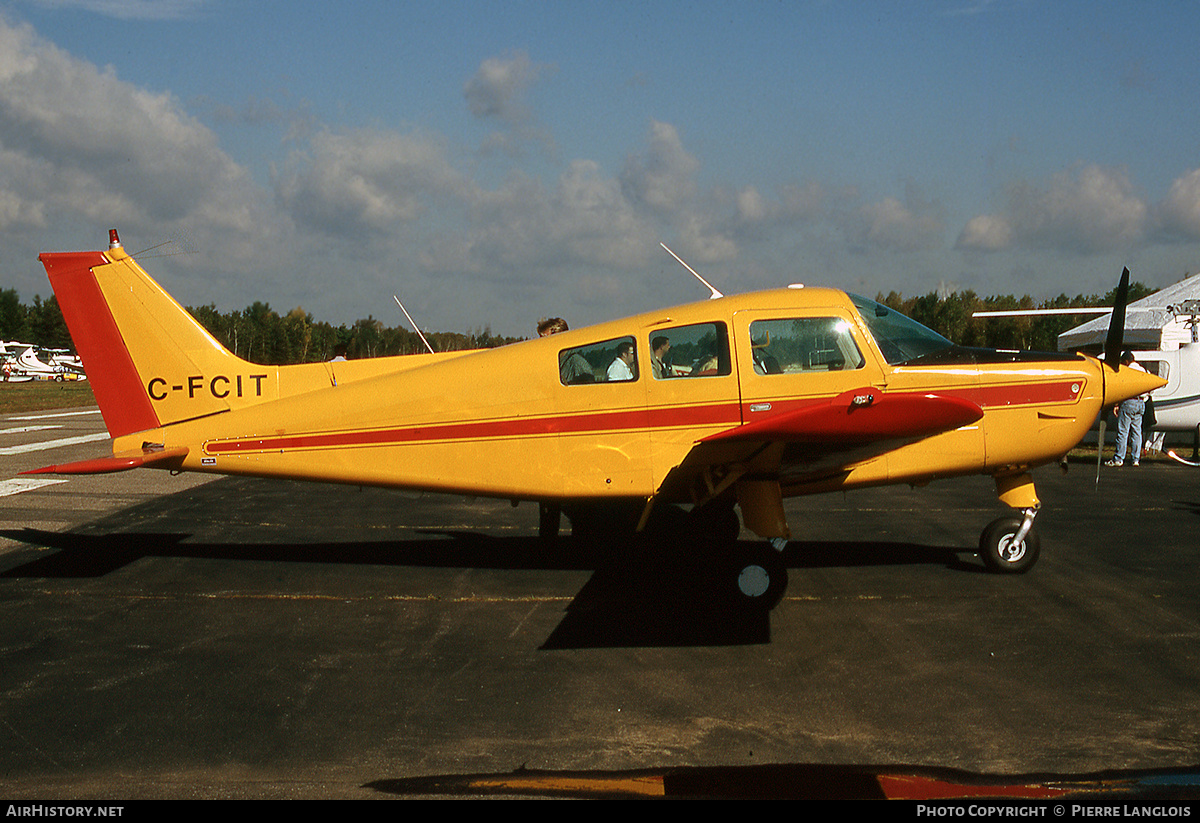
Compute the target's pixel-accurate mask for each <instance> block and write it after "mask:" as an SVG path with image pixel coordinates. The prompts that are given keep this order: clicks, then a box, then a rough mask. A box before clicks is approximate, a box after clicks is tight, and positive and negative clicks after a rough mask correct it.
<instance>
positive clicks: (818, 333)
mask: <svg viewBox="0 0 1200 823" xmlns="http://www.w3.org/2000/svg"><path fill="white" fill-rule="evenodd" d="M750 350H751V353H752V356H753V357H754V371H755V373H756V374H796V373H800V372H818V371H842V370H847V369H861V368H862V367H863V365H864V364H865V362H866V361H865V360H864V359H863V356H862V352H860V351H859V350H858V346H857V345H855V343H854V338H853V337H852V336H851V334H850V323H849V321H847V320H844V319H842V318H840V317H799V318H781V319H778V320H755V321H754V322H753V323H751V324H750Z"/></svg>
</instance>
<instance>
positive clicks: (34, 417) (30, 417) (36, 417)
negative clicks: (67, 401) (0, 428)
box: [8, 409, 100, 420]
mask: <svg viewBox="0 0 1200 823" xmlns="http://www.w3.org/2000/svg"><path fill="white" fill-rule="evenodd" d="M99 413H100V410H99V409H91V410H90V411H78V412H59V413H58V414H34V415H28V416H25V417H10V418H8V419H9V420H49V419H50V418H52V417H80V416H82V415H85V414H99Z"/></svg>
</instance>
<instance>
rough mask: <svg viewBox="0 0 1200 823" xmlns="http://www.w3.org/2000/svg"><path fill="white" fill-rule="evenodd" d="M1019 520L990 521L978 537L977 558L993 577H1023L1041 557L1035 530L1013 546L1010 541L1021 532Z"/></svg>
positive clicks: (1016, 518) (1008, 517) (1010, 518)
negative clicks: (1001, 575)
mask: <svg viewBox="0 0 1200 823" xmlns="http://www.w3.org/2000/svg"><path fill="white" fill-rule="evenodd" d="M1021 522H1022V518H1020V517H1016V516H1012V515H1009V516H1007V517H1001V518H999V519H998V520H993V521H992V522H991V523H989V524H988V527H987V528H986V529H984V530H983V534H982V535H980V537H979V557H980V558H981V559H982V560H983V565H984V566H986V567H987V570H988V571H990V572H994V573H996V574H1024V573H1025V572H1027V571H1029V570H1030V569H1031V568H1033V564H1034V563H1036V562H1037V559H1038V554H1040V553H1041V549H1042V546H1041V538H1039V537H1038V533H1037V529H1036V528H1033V529H1030V530H1029V534H1027V535H1025V540H1024V541H1023V542H1022V543H1021V544H1020V545H1018V546H1014V545H1013V543H1012V539H1013V538H1014V537H1015V536H1016V534H1017V532H1018V531H1019V530H1020V528H1021Z"/></svg>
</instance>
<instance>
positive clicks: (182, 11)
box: [33, 0, 209, 20]
mask: <svg viewBox="0 0 1200 823" xmlns="http://www.w3.org/2000/svg"><path fill="white" fill-rule="evenodd" d="M33 2H34V5H37V6H42V7H43V8H47V9H82V10H83V11H90V12H92V13H93V14H99V15H102V16H104V17H115V18H117V19H118V20H179V19H183V18H187V17H192V16H193V15H194V14H195V13H196V12H198V11H199V10H200V9H202V8H203V7H204V6H206V5H208V2H209V0H33Z"/></svg>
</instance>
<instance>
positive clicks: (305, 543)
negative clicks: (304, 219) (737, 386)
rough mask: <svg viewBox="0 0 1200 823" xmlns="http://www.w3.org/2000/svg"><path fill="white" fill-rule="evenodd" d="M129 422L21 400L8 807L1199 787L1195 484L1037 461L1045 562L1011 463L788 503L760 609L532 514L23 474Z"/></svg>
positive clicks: (3, 638) (306, 490) (1198, 511)
mask: <svg viewBox="0 0 1200 823" xmlns="http://www.w3.org/2000/svg"><path fill="white" fill-rule="evenodd" d="M80 411H83V410H80ZM52 414H66V413H65V412H58V413H52ZM28 416H29V415H22V417H28ZM47 425H61V426H63V427H64V428H62V429H54V430H51V429H39V430H36V431H31V430H28V429H31V428H32V427H36V426H47ZM18 429H24V430H22V431H18ZM102 432H103V427H102V423H101V421H100V419H99V415H98V414H96V413H94V412H93V413H91V414H79V415H74V416H63V417H53V418H51V417H45V416H42V417H41V418H40V419H38V420H25V421H21V420H17V419H15V416H10V417H9V418H6V419H4V420H0V493H3V494H2V495H0V621H2V622H0V626H2V628H0V797H5V798H13V799H17V798H40V799H49V798H63V799H66V798H72V799H75V800H80V799H84V798H91V799H133V798H191V797H205V798H396V797H430V796H432V797H447V796H488V795H498V796H531V795H532V796H579V797H594V796H646V795H649V796H656V795H657V796H662V795H666V796H760V797H763V796H834V797H852V796H877V795H873V794H871V792H872V791H876V792H877V791H879V787H881V786H885V785H895V784H894V782H893V783H892V784H885V783H884V782H882V781H881V780H880V779H877V778H878V776H879V775H893V776H894V775H901V776H903V775H916V776H918V777H920V776H924V777H925V778H926V779H927V780H930V781H933V782H939V781H940V782H941V783H943V784H945V783H947V782H949V783H954V782H956V781H957V782H958V783H960V784H968V783H979V782H983V783H987V784H988V785H1006V786H1009V787H1010V788H1011V786H1013V785H1021V786H1026V787H1028V786H1031V785H1032V786H1041V787H1044V786H1046V785H1050V784H1052V783H1053V784H1055V785H1065V784H1067V783H1071V782H1072V781H1074V783H1076V784H1078V785H1082V786H1092V787H1093V788H1094V787H1096V786H1099V785H1100V783H1101V779H1102V778H1104V779H1108V780H1112V779H1114V778H1116V779H1144V778H1146V776H1147V773H1149V775H1150V777H1151V778H1157V779H1159V781H1160V782H1161V781H1162V780H1167V781H1168V782H1170V785H1173V786H1175V787H1176V789H1175V790H1176V791H1177V792H1181V793H1182V794H1180V795H1179V796H1184V797H1194V795H1193V794H1192V792H1193V791H1194V790H1195V789H1196V784H1197V783H1198V782H1200V779H1198V778H1197V776H1196V775H1197V770H1196V766H1197V764H1200V721H1198V720H1197V714H1198V712H1197V707H1198V706H1200V581H1198V579H1197V574H1196V567H1197V560H1198V559H1200V539H1197V534H1198V532H1200V470H1194V469H1189V468H1187V467H1184V466H1180V465H1177V464H1172V463H1145V462H1144V463H1143V465H1142V467H1140V468H1138V469H1121V470H1115V469H1105V470H1104V472H1103V474H1102V475H1101V480H1100V484H1099V487H1097V486H1096V483H1095V466H1094V465H1086V464H1082V463H1075V464H1072V465H1071V466H1070V471H1069V472H1068V473H1067V474H1065V475H1064V474H1062V473H1061V472H1060V471H1059V469H1058V468H1057V467H1047V468H1043V469H1040V470H1038V471H1037V472H1036V473H1035V477H1036V479H1037V481H1038V485H1039V492H1040V494H1041V498H1042V501H1043V504H1044V510H1043V513H1042V514H1041V515H1040V516H1039V519H1038V527H1039V529H1040V532H1041V539H1042V556H1041V559H1040V561H1039V562H1038V564H1037V566H1035V567H1034V569H1033V570H1032V571H1031V572H1030V573H1029V574H1027V575H1023V576H996V575H991V574H986V573H984V571H983V567H982V564H981V563H980V562H979V560H978V558H977V557H976V556H975V553H974V552H975V546H976V545H977V543H978V539H979V533H980V531H981V530H982V529H983V527H984V526H985V525H986V524H987V523H988V522H990V521H991V520H992V519H993V518H995V517H997V516H999V515H1000V514H1002V513H1004V508H1003V507H1002V506H1000V504H998V503H997V502H996V497H995V492H994V489H993V486H992V483H991V481H989V480H987V479H986V478H967V479H962V480H948V481H941V482H938V483H934V484H931V485H930V486H928V487H926V488H921V489H912V488H909V487H890V488H886V489H877V490H866V491H860V492H855V493H851V494H848V495H844V496H843V495H825V496H819V497H812V498H802V499H798V500H794V501H791V502H790V503H789V506H788V514H789V520H790V523H791V525H792V530H793V533H794V535H795V539H794V540H793V541H792V543H791V544H790V545H789V547H788V549H787V551H786V558H787V563H788V566H789V569H790V575H791V582H790V586H789V588H788V592H787V594H786V596H785V598H784V600H783V601H782V603H781V604H780V605H779V606H778V607H777V608H776V609H775V610H774V611H773V612H771V613H770V614H769V615H744V614H740V615H739V614H735V613H731V612H730V611H729V610H728V609H727V608H726V607H725V606H724V605H722V601H720V600H718V599H715V598H713V597H712V596H711V592H710V590H709V583H710V581H709V579H708V577H707V576H706V574H705V573H704V569H703V568H702V565H701V564H700V563H699V562H698V560H697V559H696V557H695V555H694V554H692V553H691V552H690V551H689V547H688V546H676V547H674V549H673V550H672V551H657V552H647V551H645V550H643V549H642V548H640V547H638V546H635V545H628V546H618V547H615V548H612V549H603V550H599V549H597V548H596V547H595V546H592V545H583V544H582V543H580V542H577V541H575V540H574V539H572V538H569V537H566V538H563V539H560V540H559V541H558V542H557V543H556V544H555V545H554V546H553V547H550V548H547V547H546V546H545V545H544V544H543V543H542V542H541V541H539V540H538V539H537V537H536V533H537V519H538V518H537V508H536V506H533V505H531V504H522V505H520V506H518V507H515V508H514V507H512V506H510V505H509V504H508V503H507V502H505V501H494V500H485V499H477V500H464V499H462V498H454V497H445V496H432V495H417V494H401V493H396V492H390V491H383V490H377V489H359V488H356V487H334V486H315V485H304V484H299V483H291V482H280V481H263V480H253V479H241V478H223V479H217V480H214V481H211V482H205V481H206V480H207V478H200V477H195V476H180V477H171V476H170V475H169V474H167V473H165V472H159V471H152V470H139V471H135V472H127V473H124V474H117V475H104V476H96V477H72V478H65V479H64V478H57V479H59V480H65V482H58V483H53V484H49V485H44V486H40V487H36V488H27V487H25V488H24V490H22V487H21V486H19V485H14V484H12V483H11V482H10V479H11V478H15V476H16V473H17V472H19V471H21V470H24V469H27V468H33V467H35V466H38V465H45V464H49V463H58V462H66V461H69V460H77V459H83V458H86V457H92V456H98V455H100V454H102V453H103V452H104V448H105V446H106V444H105V443H104V441H103V439H102V438H97V439H92V440H87V439H85V440H82V441H74V442H70V443H64V444H59V445H56V446H51V447H39V448H38V450H37V451H28V450H25V449H26V447H29V446H30V444H34V445H35V446H36V444H38V443H45V442H48V441H55V440H58V441H62V440H73V439H74V438H88V437H90V436H92V435H95V434H97V433H100V434H102ZM742 539H743V540H744V541H750V540H751V539H752V536H751V535H750V534H749V533H747V532H745V531H743V533H742ZM1055 781H1057V783H1055ZM1189 781H1190V783H1189ZM906 785H907V784H906ZM1030 791H1032V790H1030ZM878 796H881V795H878ZM891 796H904V795H896V794H892V795H891ZM1026 796H1032V795H1026Z"/></svg>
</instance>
